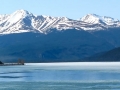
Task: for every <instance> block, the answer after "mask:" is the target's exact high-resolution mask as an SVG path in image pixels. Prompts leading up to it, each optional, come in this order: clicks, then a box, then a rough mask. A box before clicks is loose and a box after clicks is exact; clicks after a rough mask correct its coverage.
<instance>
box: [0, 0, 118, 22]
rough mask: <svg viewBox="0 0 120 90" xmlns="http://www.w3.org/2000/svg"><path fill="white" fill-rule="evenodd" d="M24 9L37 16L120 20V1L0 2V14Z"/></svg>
mask: <svg viewBox="0 0 120 90" xmlns="http://www.w3.org/2000/svg"><path fill="white" fill-rule="evenodd" d="M19 9H24V10H27V11H29V12H31V13H33V14H35V15H50V16H56V17H57V16H58V17H62V16H64V17H68V18H71V19H79V18H82V17H83V16H84V15H86V14H97V15H100V16H109V17H113V18H115V19H119V20H120V0H0V14H11V13H13V12H15V11H16V10H19Z"/></svg>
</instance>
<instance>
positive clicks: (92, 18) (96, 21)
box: [81, 14, 101, 24]
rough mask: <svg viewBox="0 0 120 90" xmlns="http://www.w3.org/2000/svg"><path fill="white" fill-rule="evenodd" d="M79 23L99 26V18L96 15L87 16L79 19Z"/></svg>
mask: <svg viewBox="0 0 120 90" xmlns="http://www.w3.org/2000/svg"><path fill="white" fill-rule="evenodd" d="M81 21H83V22H87V23H92V24H99V23H100V21H101V16H98V15H96V14H87V15H85V16H84V17H83V18H81Z"/></svg>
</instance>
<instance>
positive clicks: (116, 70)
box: [0, 62, 120, 90]
mask: <svg viewBox="0 0 120 90" xmlns="http://www.w3.org/2000/svg"><path fill="white" fill-rule="evenodd" d="M61 89H63V90H120V62H79V63H78V62H73V63H37V64H33V63H29V64H28V63H26V64H25V65H24V66H1V67H0V90H61Z"/></svg>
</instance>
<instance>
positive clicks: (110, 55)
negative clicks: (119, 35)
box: [84, 47, 120, 61]
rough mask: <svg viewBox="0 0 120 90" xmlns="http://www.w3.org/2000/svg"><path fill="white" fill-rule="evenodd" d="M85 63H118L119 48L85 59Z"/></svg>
mask: <svg viewBox="0 0 120 90" xmlns="http://www.w3.org/2000/svg"><path fill="white" fill-rule="evenodd" d="M84 60H85V61H120V47H118V48H115V49H112V50H110V51H107V52H103V53H98V54H95V55H93V56H91V57H88V58H85V59H84Z"/></svg>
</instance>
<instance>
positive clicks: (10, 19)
mask: <svg viewBox="0 0 120 90" xmlns="http://www.w3.org/2000/svg"><path fill="white" fill-rule="evenodd" d="M114 27H120V21H119V20H115V19H113V18H110V17H105V16H104V17H101V16H98V15H95V14H88V15H86V16H84V17H83V18H81V19H80V20H73V19H69V18H67V17H52V16H44V15H34V14H32V13H30V12H28V11H26V10H17V11H15V12H14V13H12V14H10V15H0V34H10V33H23V32H40V33H44V34H46V33H49V32H52V31H51V30H50V29H56V30H59V31H61V30H67V29H76V30H104V29H106V28H114Z"/></svg>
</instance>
